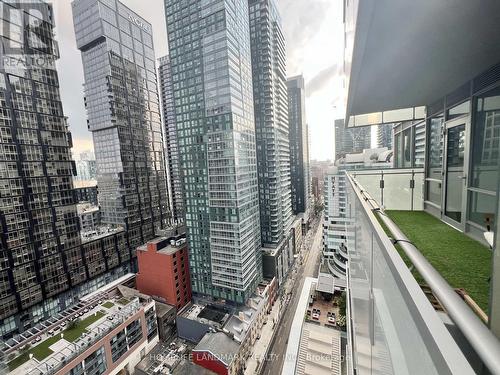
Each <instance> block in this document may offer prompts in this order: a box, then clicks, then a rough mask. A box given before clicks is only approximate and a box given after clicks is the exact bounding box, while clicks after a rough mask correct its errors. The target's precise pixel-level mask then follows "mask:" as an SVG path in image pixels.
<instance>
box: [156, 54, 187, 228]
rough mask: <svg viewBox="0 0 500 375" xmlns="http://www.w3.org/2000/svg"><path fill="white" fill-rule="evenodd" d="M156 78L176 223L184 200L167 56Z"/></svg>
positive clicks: (172, 88)
mask: <svg viewBox="0 0 500 375" xmlns="http://www.w3.org/2000/svg"><path fill="white" fill-rule="evenodd" d="M159 62H160V65H159V67H158V78H159V80H160V96H161V102H162V109H163V131H164V133H163V134H164V141H165V159H166V161H165V164H166V166H167V184H168V193H169V204H170V210H171V212H172V219H174V220H175V221H176V222H177V223H179V222H183V221H184V198H183V196H182V177H181V168H180V163H179V145H178V142H177V126H176V125H175V105H174V87H173V84H172V69H171V67H170V58H169V56H168V55H166V56H163V57H161V58H160V61H159Z"/></svg>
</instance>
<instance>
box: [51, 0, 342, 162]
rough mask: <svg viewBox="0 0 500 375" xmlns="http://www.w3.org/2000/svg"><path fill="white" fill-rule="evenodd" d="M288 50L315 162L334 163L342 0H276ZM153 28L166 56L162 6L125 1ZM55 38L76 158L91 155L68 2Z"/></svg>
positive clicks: (59, 2)
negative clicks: (300, 84) (302, 85)
mask: <svg viewBox="0 0 500 375" xmlns="http://www.w3.org/2000/svg"><path fill="white" fill-rule="evenodd" d="M277 1H278V5H279V8H280V10H281V18H282V24H283V25H282V26H283V29H284V33H285V39H286V48H287V74H288V76H292V75H296V74H301V73H302V74H303V75H304V78H305V80H306V93H307V99H306V115H307V121H308V123H309V132H310V144H311V148H310V157H311V159H319V160H325V159H333V144H334V140H333V122H334V119H335V118H338V117H342V114H343V113H342V109H341V108H339V107H340V106H339V105H337V100H338V98H339V92H340V90H341V80H340V78H339V75H338V74H337V73H338V71H339V68H338V67H339V66H341V65H340V64H341V62H342V56H343V52H342V39H343V28H342V0H277ZM122 2H123V3H124V4H126V5H127V6H129V7H130V8H131V9H132V10H134V11H135V12H137V13H138V14H140V15H141V16H142V17H143V18H145V19H146V20H148V21H149V22H151V24H152V25H153V34H154V47H155V54H156V57H157V58H159V57H161V56H163V55H165V54H167V52H168V46H167V34H166V26H165V16H164V8H163V0H122ZM53 4H54V9H55V19H56V37H57V40H58V42H59V50H60V54H61V58H60V60H59V61H58V72H59V78H60V85H61V94H62V100H63V106H64V111H65V114H66V115H67V116H68V117H69V124H70V130H71V133H72V135H73V143H74V148H73V154H74V155H75V157H76V158H78V155H79V153H80V152H82V151H85V150H88V149H92V148H93V145H92V137H91V134H90V132H89V131H88V130H87V124H86V113H85V107H84V104H83V88H82V84H83V69H82V63H81V58H80V52H79V51H78V50H77V48H76V41H75V34H74V31H73V18H72V14H71V1H70V0H54V1H53Z"/></svg>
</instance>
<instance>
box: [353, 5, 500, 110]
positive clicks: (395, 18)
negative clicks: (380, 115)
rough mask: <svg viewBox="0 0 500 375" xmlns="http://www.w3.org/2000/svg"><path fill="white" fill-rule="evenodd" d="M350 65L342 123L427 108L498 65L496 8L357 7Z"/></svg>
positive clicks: (499, 23)
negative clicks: (355, 117) (370, 115)
mask: <svg viewBox="0 0 500 375" xmlns="http://www.w3.org/2000/svg"><path fill="white" fill-rule="evenodd" d="M352 59H353V60H352V68H351V75H350V83H349V94H348V95H349V97H348V101H347V116H346V118H349V117H350V116H351V115H359V114H366V113H372V112H379V111H385V110H393V109H400V108H407V107H416V106H422V105H428V104H432V103H434V102H436V101H437V100H439V99H440V98H442V97H444V96H445V95H446V94H448V93H450V92H451V91H453V90H454V89H456V88H458V87H459V86H461V85H462V84H464V83H465V82H466V81H467V80H470V79H472V78H473V77H474V76H476V75H478V74H479V73H481V72H483V71H485V70H486V69H488V68H489V67H491V66H493V65H495V64H496V63H498V62H500V1H498V0H418V1H415V0H362V1H359V8H358V17H357V23H356V34H355V42H354V48H353V56H352Z"/></svg>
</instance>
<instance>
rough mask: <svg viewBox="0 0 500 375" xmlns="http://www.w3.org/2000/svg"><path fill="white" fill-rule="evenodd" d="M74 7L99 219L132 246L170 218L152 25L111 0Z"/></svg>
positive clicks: (94, 0)
mask: <svg viewBox="0 0 500 375" xmlns="http://www.w3.org/2000/svg"><path fill="white" fill-rule="evenodd" d="M72 6H73V19H74V26H75V34H76V40H77V47H78V49H79V50H80V51H81V55H82V61H83V68H84V75H85V84H84V88H85V104H86V107H87V116H88V120H87V121H88V127H89V130H90V131H91V132H92V137H93V140H94V150H95V155H96V161H97V182H98V186H99V204H100V206H101V212H102V221H103V222H104V223H108V224H115V225H120V226H123V227H125V228H126V230H127V233H128V239H129V246H130V248H136V247H137V246H139V245H141V244H142V243H144V242H145V241H148V240H149V239H151V238H153V237H154V235H155V230H157V229H160V228H163V227H164V226H165V224H166V222H167V220H168V218H169V213H168V200H167V199H168V198H167V184H166V173H165V159H164V154H163V151H164V150H163V140H162V129H161V120H160V107H159V98H158V91H157V86H156V68H155V55H154V49H153V37H152V28H151V24H150V23H148V22H147V21H146V20H144V19H143V18H142V17H140V16H139V15H138V14H136V13H134V12H133V11H131V10H130V9H129V8H127V7H126V6H124V5H123V4H122V3H121V2H119V1H117V0H76V1H74V2H73V3H72Z"/></svg>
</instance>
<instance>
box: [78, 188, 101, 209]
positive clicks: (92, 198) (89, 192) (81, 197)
mask: <svg viewBox="0 0 500 375" xmlns="http://www.w3.org/2000/svg"><path fill="white" fill-rule="evenodd" d="M74 192H75V195H76V201H77V203H84V202H88V203H92V204H93V205H95V206H97V205H98V203H97V185H96V184H95V182H94V183H91V184H89V183H82V184H79V183H76V184H75V189H74Z"/></svg>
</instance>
